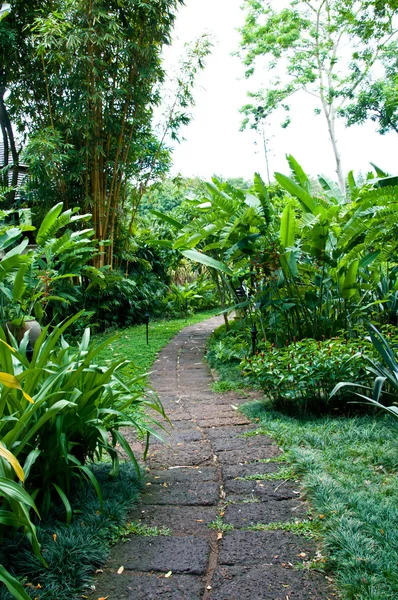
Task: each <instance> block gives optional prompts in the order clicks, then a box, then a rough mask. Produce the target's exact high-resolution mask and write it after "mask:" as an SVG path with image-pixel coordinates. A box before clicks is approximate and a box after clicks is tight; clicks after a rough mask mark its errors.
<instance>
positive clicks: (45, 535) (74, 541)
mask: <svg viewBox="0 0 398 600" xmlns="http://www.w3.org/2000/svg"><path fill="white" fill-rule="evenodd" d="M214 314H216V311H209V312H205V313H199V314H197V315H194V316H192V317H189V318H184V319H173V320H167V321H166V320H165V321H155V322H151V323H150V326H149V345H147V344H146V328H145V325H144V326H142V325H141V326H135V327H131V328H129V329H125V330H123V331H122V332H121V333H120V335H119V337H118V338H117V339H116V340H115V341H114V342H112V344H111V345H110V346H108V347H107V348H106V349H104V350H103V351H102V353H101V354H100V355H99V356H98V363H99V364H107V363H108V362H109V363H111V362H114V361H115V359H126V360H131V361H133V363H134V366H132V365H127V366H126V367H125V373H126V375H132V374H134V373H135V372H136V373H137V376H138V375H140V374H141V373H143V372H148V371H150V369H151V366H152V364H153V362H154V360H155V359H156V356H157V354H158V352H159V351H160V350H161V349H162V348H163V347H164V346H166V345H167V343H168V342H169V341H170V339H171V338H172V337H173V336H174V335H176V334H177V333H178V332H179V331H180V330H181V329H182V328H184V327H186V326H187V325H191V324H194V323H198V322H200V321H203V320H205V319H206V318H209V317H211V316H213V315H214ZM95 337H96V341H97V342H98V343H100V342H102V341H104V340H105V339H106V338H108V337H112V336H111V335H110V334H102V335H97V336H95ZM139 385H140V386H142V383H141V382H140V384H139ZM93 469H94V472H95V475H96V477H97V479H99V482H100V485H101V488H102V494H103V497H104V510H103V511H101V510H100V505H99V502H98V498H97V496H96V493H95V491H94V489H93V488H92V487H91V486H89V485H82V486H79V487H78V488H76V489H75V490H74V491H73V497H72V498H71V500H72V502H71V503H72V507H73V510H74V513H73V520H72V523H71V525H70V526H69V527H68V526H67V525H66V524H65V508H64V506H63V505H61V506H60V507H53V511H52V513H51V518H49V519H46V521H45V522H42V523H41V524H38V525H37V529H38V539H39V541H40V543H41V546H42V553H43V557H44V559H45V560H46V562H47V564H48V569H46V568H45V567H43V565H42V564H41V563H40V561H39V560H38V559H37V557H36V556H34V555H33V553H32V549H31V546H30V545H29V543H28V542H27V540H26V538H24V537H23V536H22V535H21V536H20V537H14V538H9V539H7V540H6V541H5V542H4V543H2V546H1V548H0V564H2V565H4V566H5V567H6V568H7V569H8V570H9V571H10V572H11V573H12V574H14V575H15V576H17V578H18V579H19V580H20V581H21V582H22V583H23V584H24V585H25V589H26V591H27V593H28V594H29V595H30V596H31V597H32V598H34V599H37V600H73V599H74V598H81V597H82V593H83V597H84V595H86V596H89V595H90V594H91V593H92V592H93V588H92V575H93V573H94V572H95V570H96V569H98V568H100V567H101V565H103V564H104V562H105V561H106V558H107V555H108V552H109V548H110V545H111V544H112V543H114V542H116V541H117V540H118V539H122V540H123V539H126V537H127V536H128V535H167V534H168V532H167V531H166V530H165V529H159V530H157V531H155V530H154V529H153V528H152V529H151V530H144V529H143V527H142V526H140V525H139V524H134V523H127V524H126V522H127V513H128V510H129V509H130V508H131V506H132V504H133V503H134V502H135V501H136V500H137V497H138V495H139V490H140V487H141V485H142V483H141V482H139V481H138V480H137V476H136V472H135V470H134V468H133V467H132V466H130V465H127V464H124V465H122V467H121V475H120V477H119V478H118V479H109V477H108V472H109V470H110V465H109V464H105V465H104V464H101V465H96V466H94V467H93ZM10 598H11V595H10V594H9V593H8V592H7V590H6V589H5V587H4V585H3V584H2V583H0V600H9V599H10Z"/></svg>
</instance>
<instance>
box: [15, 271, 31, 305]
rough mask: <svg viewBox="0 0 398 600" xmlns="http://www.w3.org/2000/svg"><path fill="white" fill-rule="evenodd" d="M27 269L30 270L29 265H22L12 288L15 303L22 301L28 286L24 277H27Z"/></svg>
mask: <svg viewBox="0 0 398 600" xmlns="http://www.w3.org/2000/svg"><path fill="white" fill-rule="evenodd" d="M27 268H28V265H27V264H22V265H21V266H20V267H19V269H18V273H17V274H16V276H15V280H14V285H13V288H12V297H13V300H15V301H18V300H21V299H22V296H23V294H24V292H25V289H26V285H25V280H24V277H25V273H26V271H27Z"/></svg>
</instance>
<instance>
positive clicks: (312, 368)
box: [241, 338, 371, 412]
mask: <svg viewBox="0 0 398 600" xmlns="http://www.w3.org/2000/svg"><path fill="white" fill-rule="evenodd" d="M369 353H371V344H370V343H369V342H368V341H367V340H364V341H361V342H359V343H358V341H355V340H346V339H344V338H332V339H330V340H324V341H322V342H320V341H316V340H313V339H305V340H301V341H298V342H295V343H292V344H289V343H288V342H287V345H286V346H285V347H283V348H278V347H276V346H275V345H274V344H270V343H267V344H265V349H264V351H263V352H258V353H257V354H256V356H253V357H251V358H250V357H245V358H244V359H243V360H242V362H241V367H242V368H243V371H244V373H245V375H246V376H247V377H248V379H249V380H250V381H253V380H254V381H255V382H256V383H258V384H259V385H260V386H261V388H262V389H263V390H264V392H265V393H266V395H267V397H268V398H269V399H270V400H271V402H272V404H273V406H275V407H276V408H279V409H284V410H286V409H287V410H293V411H294V410H299V411H300V410H304V411H306V410H311V411H315V412H323V411H325V410H331V409H333V408H336V407H337V406H339V407H342V406H343V403H345V401H346V400H347V398H348V397H349V396H350V391H349V390H348V389H343V388H342V389H341V390H339V393H338V394H336V395H335V397H334V401H333V402H330V401H329V397H330V393H331V391H332V390H333V388H334V386H335V385H336V384H337V383H338V382H339V381H341V380H342V379H350V380H351V381H356V382H361V383H363V382H364V381H367V380H368V379H369V375H368V374H367V370H366V360H365V354H369Z"/></svg>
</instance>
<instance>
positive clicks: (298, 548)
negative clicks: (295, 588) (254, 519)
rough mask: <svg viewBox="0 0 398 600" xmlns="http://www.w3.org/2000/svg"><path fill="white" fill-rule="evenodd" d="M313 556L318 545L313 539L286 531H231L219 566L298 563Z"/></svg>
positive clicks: (225, 537)
mask: <svg viewBox="0 0 398 600" xmlns="http://www.w3.org/2000/svg"><path fill="white" fill-rule="evenodd" d="M314 556H315V546H314V544H313V543H312V542H311V541H310V540H306V539H305V538H303V537H299V536H297V535H293V534H291V533H288V532H287V531H281V530H279V531H231V532H228V533H224V536H223V539H222V542H221V550H220V555H219V561H218V562H219V564H220V565H256V564H258V563H267V564H281V563H288V562H290V563H292V564H295V563H304V562H307V561H308V560H310V559H312V558H314Z"/></svg>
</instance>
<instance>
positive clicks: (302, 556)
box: [299, 552, 307, 558]
mask: <svg viewBox="0 0 398 600" xmlns="http://www.w3.org/2000/svg"><path fill="white" fill-rule="evenodd" d="M306 556H307V555H306V553H305V552H300V554H299V557H300V558H305V557H306Z"/></svg>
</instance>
